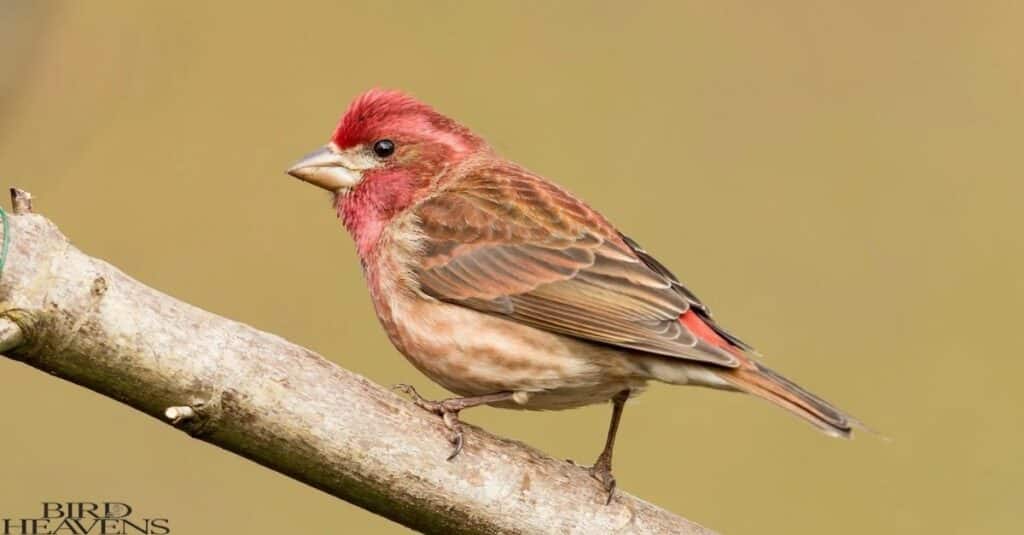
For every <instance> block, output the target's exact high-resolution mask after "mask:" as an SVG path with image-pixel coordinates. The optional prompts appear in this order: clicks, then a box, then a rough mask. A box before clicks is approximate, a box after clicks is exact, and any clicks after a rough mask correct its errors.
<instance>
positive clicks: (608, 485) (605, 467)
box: [588, 455, 615, 505]
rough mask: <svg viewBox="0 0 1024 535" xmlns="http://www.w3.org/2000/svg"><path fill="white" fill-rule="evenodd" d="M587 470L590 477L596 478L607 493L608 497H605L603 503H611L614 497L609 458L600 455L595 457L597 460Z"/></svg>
mask: <svg viewBox="0 0 1024 535" xmlns="http://www.w3.org/2000/svg"><path fill="white" fill-rule="evenodd" d="M588 471H589V472H590V477H592V478H594V479H596V480H597V481H598V482H599V483H601V485H602V486H604V490H605V492H607V493H608V497H607V498H606V499H605V502H604V504H605V505H608V504H610V503H612V498H614V497H615V476H613V475H612V463H611V461H610V460H608V459H605V457H604V456H603V455H602V456H601V457H598V458H597V462H596V463H594V466H591V467H590V468H589V469H588Z"/></svg>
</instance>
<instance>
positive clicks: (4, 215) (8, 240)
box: [0, 208, 11, 275]
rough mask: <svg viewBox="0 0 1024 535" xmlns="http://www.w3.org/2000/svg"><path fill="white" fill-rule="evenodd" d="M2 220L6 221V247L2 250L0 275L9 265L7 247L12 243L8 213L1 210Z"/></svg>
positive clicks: (0, 253)
mask: <svg viewBox="0 0 1024 535" xmlns="http://www.w3.org/2000/svg"><path fill="white" fill-rule="evenodd" d="M0 219H3V220H4V245H3V249H0V275H3V273H4V264H6V263H7V246H8V245H10V243H11V224H10V223H8V222H7V212H5V211H4V209H3V208H0Z"/></svg>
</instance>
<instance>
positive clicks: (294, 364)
mask: <svg viewBox="0 0 1024 535" xmlns="http://www.w3.org/2000/svg"><path fill="white" fill-rule="evenodd" d="M12 204H13V206H14V207H15V210H14V214H10V215H8V223H9V231H10V236H9V240H10V243H9V244H10V247H9V250H8V256H7V258H6V265H5V266H4V267H3V273H2V275H0V352H2V353H4V354H5V355H6V356H8V357H10V358H12V359H16V360H19V361H22V362H24V363H25V364H28V365H30V366H33V367H35V368H38V369H40V370H43V371H46V372H49V373H52V374H54V375H57V376H58V377H61V378H63V379H66V380H68V381H71V382H73V383H76V384H79V385H82V386H84V387H86V388H89V389H91V390H94V391H96V392H99V393H101V394H103V395H105V396H108V397H111V398H113V399H116V400H118V401H120V402H122V403H125V404H127V405H130V406H132V407H134V408H136V409H138V410H140V411H142V412H144V413H146V414H149V415H150V416H153V417H156V418H159V419H160V420H161V421H165V422H168V423H170V424H171V425H175V426H177V427H178V428H180V429H182V430H183V431H185V432H187V433H189V434H190V435H192V436H194V437H195V438H198V439H200V440H203V441H206V442H209V443H211V444H215V445H217V446H220V447H221V448H224V449H226V450H228V451H231V452H234V453H237V454H238V455H241V456H243V457H246V458H248V459H251V460H253V461H255V462H257V463H259V464H262V465H264V466H267V467H269V468H271V469H273V470H276V471H278V472H281V473H283V474H285V475H288V476H289V477H292V478H294V479H297V480H299V481H302V482H304V483H307V484H309V485H312V486H314V487H316V488H318V489H321V490H323V491H324V492H327V493H330V494H332V495H334V496H337V497H339V498H341V499H343V500H346V501H349V502H352V503H354V504H356V505H358V506H360V507H363V508H365V509H367V510H369V511H372V512H374V513H377V514H379V515H383V516H385V517H387V518H390V519H392V520H394V521H396V522H400V523H402V524H404V525H406V526H409V527H411V528H414V529H418V530H421V531H425V532H431V533H617V532H621V533H684V534H696V533H703V534H708V533H711V532H710V531H708V530H706V529H705V528H702V527H701V526H698V525H697V524H694V523H691V522H689V521H687V520H684V519H682V518H680V517H678V516H676V515H674V514H672V513H670V512H668V511H665V510H663V509H660V508H658V507H656V506H654V505H651V504H649V503H647V502H644V501H642V500H639V499H637V498H634V497H633V496H630V495H629V494H627V493H625V492H621V491H620V492H618V493H617V494H616V498H615V500H614V501H613V502H612V503H611V504H610V505H608V506H605V505H604V497H605V494H604V490H603V488H602V487H601V485H599V484H598V483H597V482H596V481H594V480H593V479H591V478H590V476H589V475H588V474H587V472H586V470H585V469H583V468H580V467H577V466H574V465H572V464H570V463H568V462H565V461H560V460H555V459H552V458H550V457H547V456H545V455H543V454H541V453H540V452H538V451H536V450H534V449H532V448H530V447H528V446H526V445H524V444H521V443H518V442H514V441H511V440H507V439H503V438H499V437H496V436H493V435H491V434H489V433H487V432H485V431H482V430H479V429H477V428H475V427H473V426H466V448H465V450H464V451H463V452H462V454H461V455H460V456H459V457H458V458H457V459H456V460H455V461H454V462H446V461H445V457H447V455H448V452H449V449H450V445H449V443H448V441H447V439H446V433H445V430H444V427H443V426H442V425H441V422H440V420H439V419H438V418H436V417H435V416H433V415H431V414H428V413H426V412H425V411H422V410H420V409H418V408H417V407H415V406H414V405H412V404H411V403H409V402H408V401H406V400H404V399H402V398H400V397H398V396H397V395H395V394H393V393H391V392H390V391H389V390H387V389H385V388H382V387H380V386H378V385H376V384H373V383H371V382H370V381H368V380H366V379H365V378H363V377H361V376H359V375H356V374H354V373H351V372H349V371H346V370H344V369H342V368H340V367H338V366H336V365H334V364H332V363H331V362H328V361H327V360H326V359H324V358H323V357H321V356H320V355H317V354H316V353H313V352H312V351H310V350H308V349H304V348H302V347H299V346H297V345H295V344H292V343H290V342H288V341H286V340H284V339H282V338H280V337H278V336H275V335H272V334H268V333H264V332H261V331H258V330H256V329H254V328H252V327H249V326H247V325H243V324H241V323H238V322H235V321H232V320H229V319H226V318H222V317H219V316H216V315H214V314H211V313H209V312H206V311H204V310H200V309H198V308H196V307H193V306H191V305H188V304H186V303H183V302H181V301H178V300H176V299H174V298H172V297H170V296H167V295H165V294H163V293H160V292H158V291H156V290H154V289H152V288H149V287H147V286H145V285H143V284H141V283H139V282H138V281H136V280H134V279H132V278H130V277H128V276H127V275H125V274H124V273H122V272H121V271H120V270H118V269H117V268H115V267H113V266H111V265H110V264H107V263H106V262H104V261H102V260H98V259H95V258H92V257H90V256H87V255H85V254H84V253H82V252H81V251H79V250H78V249H77V248H75V247H74V246H72V245H71V244H70V243H69V241H68V239H67V238H66V237H65V236H64V235H63V234H61V232H60V231H59V230H58V229H57V227H56V226H55V225H54V224H53V223H52V222H50V221H49V220H48V219H46V218H45V217H42V216H40V215H36V214H33V213H31V210H32V208H31V197H30V196H29V195H28V194H27V193H25V192H22V191H20V190H14V189H12Z"/></svg>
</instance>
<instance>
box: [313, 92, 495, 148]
mask: <svg viewBox="0 0 1024 535" xmlns="http://www.w3.org/2000/svg"><path fill="white" fill-rule="evenodd" d="M378 139H391V140H392V141H396V142H401V141H407V142H422V141H428V142H429V141H432V142H437V143H441V144H444V145H446V146H447V147H448V148H449V149H450V150H451V151H452V152H453V153H455V154H454V155H459V154H465V153H467V152H470V151H472V150H473V149H476V148H479V147H481V146H483V145H484V142H483V140H482V139H480V138H479V137H477V136H476V135H474V134H473V133H472V132H470V131H469V129H467V128H465V127H464V126H462V125H460V124H458V123H456V122H455V121H453V120H451V119H449V118H447V117H445V116H443V115H441V114H440V113H438V112H436V111H434V109H433V108H431V107H430V106H428V105H426V104H424V103H422V102H420V101H418V100H416V99H415V98H413V97H411V96H409V95H406V94H405V93H402V92H400V91H389V90H384V89H371V90H369V91H367V92H366V93H363V94H362V95H360V96H359V97H357V98H356V99H355V100H353V101H352V104H351V105H349V108H348V111H346V112H345V115H344V116H342V118H341V121H340V122H339V123H338V127H337V128H336V129H335V130H334V135H332V136H331V140H332V141H333V142H334V143H335V144H336V145H337V146H338V147H339V148H341V149H346V148H349V147H353V146H355V145H359V144H363V143H372V142H374V141H376V140H378Z"/></svg>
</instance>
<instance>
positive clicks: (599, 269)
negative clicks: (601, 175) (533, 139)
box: [290, 90, 857, 488]
mask: <svg viewBox="0 0 1024 535" xmlns="http://www.w3.org/2000/svg"><path fill="white" fill-rule="evenodd" d="M331 141H332V143H330V144H329V145H328V146H327V147H326V148H325V149H323V150H322V151H321V152H320V153H317V155H316V156H315V158H313V159H312V160H309V162H303V163H302V164H300V165H298V166H296V167H295V168H293V169H292V170H291V171H290V172H291V173H292V174H294V175H295V176H298V177H300V178H303V179H306V180H309V181H311V182H313V183H316V184H318V185H321V186H323V187H327V188H328V189H331V190H332V191H334V192H335V194H336V205H337V209H338V213H339V215H340V216H341V218H342V219H343V221H344V223H345V226H346V227H347V228H348V230H349V231H350V232H351V233H352V235H353V237H354V238H355V241H356V244H357V249H358V251H359V254H360V257H361V259H362V262H363V266H364V268H365V272H366V275H367V281H368V284H369V287H370V292H371V296H372V298H373V302H374V305H375V307H376V310H377V313H378V316H379V317H380V319H381V323H382V324H383V326H384V328H385V330H386V331H387V333H388V335H389V337H390V338H391V340H392V342H393V343H394V344H395V346H396V347H397V348H398V349H399V351H401V352H402V353H403V354H404V355H405V356H406V357H407V358H408V359H409V360H410V362H412V363H413V364H414V365H415V366H416V367H417V368H418V369H420V370H421V371H422V372H423V373H425V374H426V375H428V376H429V377H430V378H431V379H433V380H435V381H436V382H438V383H440V384H441V385H443V386H445V387H446V388H448V389H450V390H452V391H454V392H456V393H458V394H460V395H463V396H468V398H463V399H461V400H460V401H459V402H458V403H455V402H452V401H447V402H443V403H441V404H430V403H428V402H425V401H422V400H420V401H419V402H420V404H421V405H423V406H425V407H427V408H430V409H431V410H434V411H435V412H439V413H447V414H449V415H450V414H453V413H457V412H458V410H461V409H462V408H465V407H466V406H471V405H472V404H475V403H487V404H491V405H495V406H502V407H511V408H526V409H560V408H568V407H575V406H581V405H586V404H590V403H597V402H602V401H607V400H610V399H611V400H613V401H615V406H616V411H615V413H614V414H615V416H614V422H615V423H614V424H613V426H612V433H611V436H610V438H609V443H608V445H607V446H606V450H605V452H604V453H603V454H602V456H601V458H599V460H598V463H597V465H596V468H595V475H596V476H597V477H598V478H599V479H601V481H602V482H604V483H605V485H606V487H608V488H610V487H611V486H612V485H613V482H614V480H613V479H611V475H610V464H611V444H612V439H613V438H614V429H615V428H616V427H617V421H618V415H619V414H620V413H621V407H622V404H623V403H624V401H625V399H626V398H627V397H628V396H630V395H636V394H637V393H639V391H640V390H642V389H643V387H644V385H645V384H646V383H647V382H648V381H650V380H657V381H662V382H667V383H673V384H693V385H698V386H706V387H712V388H719V389H726V390H739V391H744V392H748V393H751V394H754V395H756V396H758V397H761V398H764V399H767V400H769V401H771V402H773V403H775V404H777V405H779V406H781V407H783V408H785V409H787V410H789V411H790V412H792V413H794V414H796V415H797V416H800V417H801V418H803V419H805V420H807V421H809V422H810V423H812V424H814V425H815V426H817V427H818V428H820V429H822V430H824V431H827V432H829V433H830V434H834V435H839V436H848V435H849V434H850V431H851V428H852V426H854V425H857V422H856V420H854V419H852V418H850V417H849V416H848V415H846V414H844V413H842V412H841V411H839V410H838V409H836V408H835V407H833V406H831V405H830V404H828V403H827V402H825V401H824V400H822V399H820V398H818V397H816V396H813V395H812V394H810V393H808V392H807V391H806V390H804V389H802V388H800V387H799V386H797V385H796V384H794V383H792V382H791V381H789V380H787V379H785V378H783V377H782V376H780V375H779V374H777V373H775V372H773V371H771V370H769V369H767V368H765V367H763V366H761V365H759V364H758V363H757V362H756V361H755V357H756V353H754V352H753V350H752V349H751V348H750V347H749V346H747V345H746V344H744V343H743V342H740V341H739V339H737V338H736V337H734V336H732V335H731V334H729V333H728V332H726V331H725V330H724V329H722V328H721V327H720V326H719V325H718V324H717V323H716V322H715V321H714V320H713V319H712V316H711V314H710V312H709V311H708V308H707V306H705V305H704V303H702V302H701V301H700V300H699V299H697V298H696V296H695V295H694V294H693V293H692V292H690V291H689V290H687V289H686V288H685V287H684V286H683V285H682V284H681V282H680V281H679V280H678V278H676V277H675V275H673V274H672V272H671V271H669V270H668V269H667V268H666V267H665V266H664V265H662V264H661V263H660V262H658V261H657V260H656V259H655V258H654V257H653V256H651V255H650V254H649V253H647V251H645V250H643V249H642V248H641V247H640V246H639V245H638V244H637V243H636V242H634V241H633V240H631V239H629V238H628V237H626V236H624V235H622V234H621V233H620V232H619V231H618V230H616V229H615V227H614V226H613V225H612V224H611V223H609V222H608V221H607V220H606V219H605V218H604V217H603V216H601V215H600V214H599V213H598V212H596V211H595V210H593V209H592V208H591V207H589V206H588V205H587V204H585V203H584V202H583V201H581V200H579V199H577V198H576V197H575V196H573V195H572V194H570V193H569V192H567V191H566V190H564V189H563V188H561V187H559V186H557V185H555V184H554V183H552V182H549V181H547V180H545V179H544V178H542V177H540V176H538V175H536V174H533V173H531V172H529V171H527V170H525V169H523V168H522V167H520V166H518V165H516V164H514V163H512V162H509V161H507V160H505V159H503V158H501V157H499V156H498V155H496V154H495V153H494V151H493V150H492V149H491V148H490V147H489V146H488V145H487V144H486V143H485V142H484V141H483V140H482V139H481V138H479V137H478V136H476V135H475V134H473V133H472V132H471V131H470V130H468V129H467V128H465V127H463V126H461V125H459V124H458V123H456V122H455V121H453V120H451V119H449V118H447V117H444V116H443V115H441V114H439V113H437V112H436V111H434V110H433V109H432V108H431V107H429V106H427V105H426V104H423V103H421V102H419V101H417V100H415V99H413V98H412V97H409V96H407V95H405V94H403V93H399V92H395V91H382V90H372V91H369V92H367V93H365V94H364V95H362V96H360V97H358V98H357V99H356V100H355V101H353V103H352V105H351V106H350V107H349V109H348V111H347V112H346V113H345V115H344V116H343V117H342V119H341V121H340V123H339V124H338V127H337V129H336V130H335V132H334V135H333V136H332V138H331ZM306 163H308V165H305V164H306ZM467 400H469V401H467ZM467 403H468V404H469V405H467ZM449 420H451V421H456V420H454V419H452V418H449V419H448V420H446V421H449ZM456 422H457V421H456ZM457 431H458V429H457V423H456V424H455V427H454V428H453V432H456V433H457ZM459 436H461V435H460V434H459ZM460 440H461V439H460ZM459 444H461V442H459Z"/></svg>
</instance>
